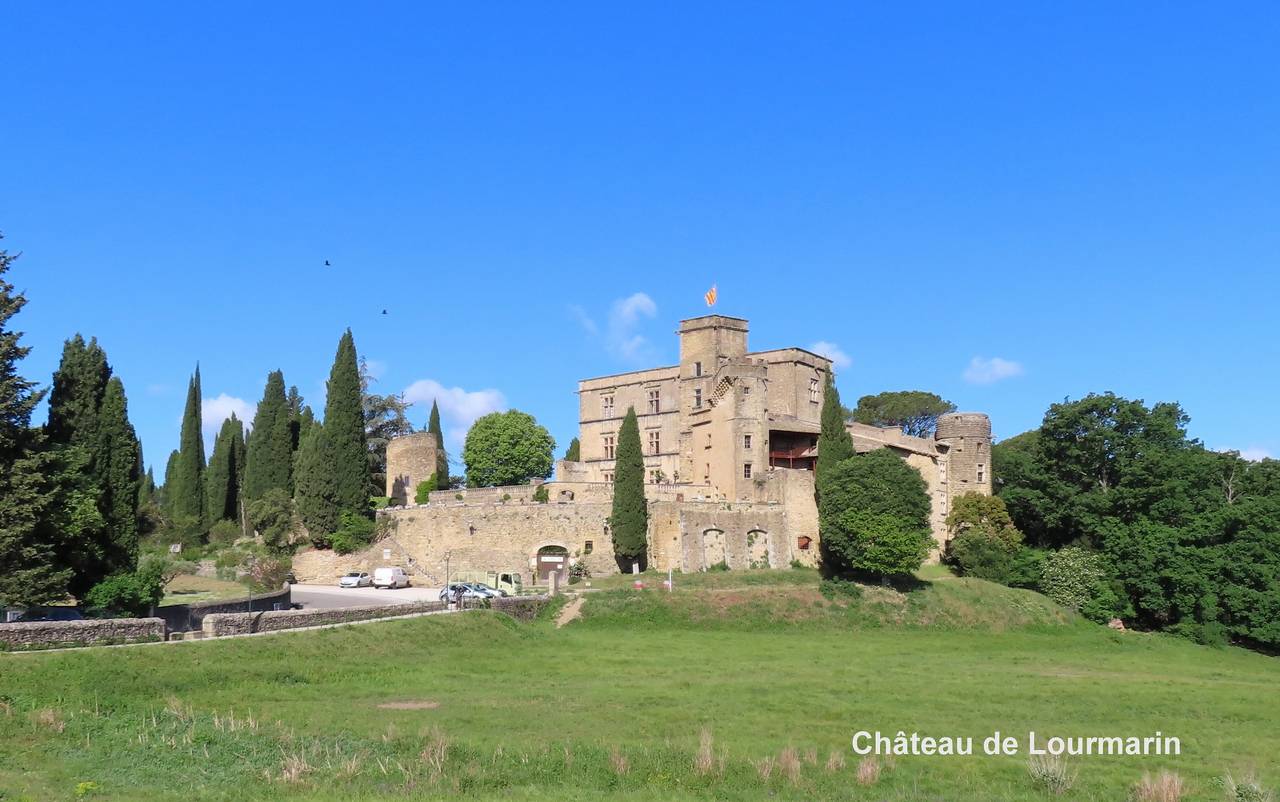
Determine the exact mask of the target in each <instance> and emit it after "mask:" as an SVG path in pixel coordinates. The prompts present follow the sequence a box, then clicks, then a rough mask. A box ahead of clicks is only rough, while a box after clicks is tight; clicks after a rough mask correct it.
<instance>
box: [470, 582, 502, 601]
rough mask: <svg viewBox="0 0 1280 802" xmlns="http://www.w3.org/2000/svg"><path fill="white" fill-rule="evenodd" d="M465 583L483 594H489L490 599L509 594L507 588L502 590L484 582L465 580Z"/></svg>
mask: <svg viewBox="0 0 1280 802" xmlns="http://www.w3.org/2000/svg"><path fill="white" fill-rule="evenodd" d="M463 584H466V585H468V586H469V587H470V588H471V589H472V590H474V591H476V592H477V593H480V594H481V595H483V596H487V597H488V598H490V599H492V598H493V597H494V596H505V595H507V592H506V591H505V590H501V589H499V588H491V587H489V586H488V585H486V584H485V583H483V582H465V583H463Z"/></svg>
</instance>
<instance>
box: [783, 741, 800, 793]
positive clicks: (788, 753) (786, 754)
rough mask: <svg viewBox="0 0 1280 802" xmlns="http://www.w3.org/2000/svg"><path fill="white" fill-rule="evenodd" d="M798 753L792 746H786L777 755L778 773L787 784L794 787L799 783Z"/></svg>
mask: <svg viewBox="0 0 1280 802" xmlns="http://www.w3.org/2000/svg"><path fill="white" fill-rule="evenodd" d="M800 769H801V765H800V753H799V752H797V751H796V748H795V747H794V746H788V747H787V748H786V749H783V750H782V751H781V752H779V753H778V771H780V772H782V776H784V777H786V778H787V782H789V783H791V784H792V785H795V784H796V783H798V782H800Z"/></svg>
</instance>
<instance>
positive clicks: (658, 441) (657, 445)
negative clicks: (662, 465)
mask: <svg viewBox="0 0 1280 802" xmlns="http://www.w3.org/2000/svg"><path fill="white" fill-rule="evenodd" d="M649 453H650V454H655V455H656V454H660V453H662V433H661V432H649Z"/></svg>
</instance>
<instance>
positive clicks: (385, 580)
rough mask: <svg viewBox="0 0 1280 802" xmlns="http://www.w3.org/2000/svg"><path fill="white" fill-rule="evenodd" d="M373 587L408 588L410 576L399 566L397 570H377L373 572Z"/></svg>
mask: <svg viewBox="0 0 1280 802" xmlns="http://www.w3.org/2000/svg"><path fill="white" fill-rule="evenodd" d="M373 586H374V587H375V588H407V587H409V575H408V574H406V573H405V572H404V569H403V568H401V567H399V566H396V567H395V568H376V569H374V571H373Z"/></svg>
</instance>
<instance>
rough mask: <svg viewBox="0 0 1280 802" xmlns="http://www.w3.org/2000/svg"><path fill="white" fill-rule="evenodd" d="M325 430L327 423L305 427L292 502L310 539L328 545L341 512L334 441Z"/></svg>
mask: <svg viewBox="0 0 1280 802" xmlns="http://www.w3.org/2000/svg"><path fill="white" fill-rule="evenodd" d="M327 430H328V427H327V426H325V425H322V424H319V423H317V424H313V425H312V426H311V427H310V428H309V429H308V430H307V433H306V435H304V436H303V438H302V445H301V446H299V447H298V461H297V464H296V465H295V466H294V480H295V485H296V490H295V496H294V503H295V504H296V505H297V508H298V515H299V516H300V517H301V518H302V524H303V526H305V527H306V528H307V533H308V534H309V535H310V537H311V542H312V543H315V544H316V545H318V546H323V545H327V544H328V542H329V535H331V534H333V533H334V532H335V531H336V530H337V528H338V519H339V516H340V514H341V507H340V506H339V493H338V476H337V472H336V471H335V470H334V467H335V460H334V454H333V447H332V445H333V444H332V443H331V442H330V441H329V437H328V432H327Z"/></svg>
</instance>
